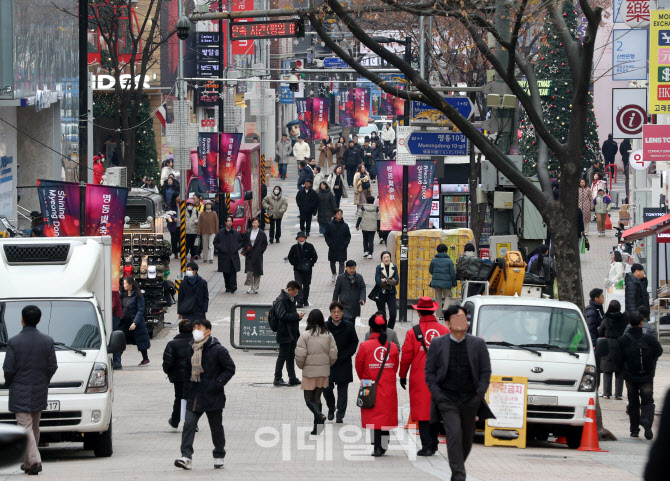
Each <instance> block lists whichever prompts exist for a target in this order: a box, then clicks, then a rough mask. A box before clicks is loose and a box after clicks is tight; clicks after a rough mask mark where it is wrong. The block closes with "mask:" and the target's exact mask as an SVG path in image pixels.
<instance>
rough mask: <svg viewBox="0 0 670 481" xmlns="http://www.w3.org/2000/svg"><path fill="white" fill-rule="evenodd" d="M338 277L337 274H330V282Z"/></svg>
mask: <svg viewBox="0 0 670 481" xmlns="http://www.w3.org/2000/svg"><path fill="white" fill-rule="evenodd" d="M336 279H337V276H336V275H335V274H333V275H332V276H330V282H335V280H336Z"/></svg>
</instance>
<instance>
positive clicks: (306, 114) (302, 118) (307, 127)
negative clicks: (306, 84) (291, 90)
mask: <svg viewBox="0 0 670 481" xmlns="http://www.w3.org/2000/svg"><path fill="white" fill-rule="evenodd" d="M295 105H296V108H297V110H298V121H299V122H300V135H302V136H303V137H305V141H306V142H311V141H312V140H314V132H313V131H312V99H311V98H310V99H306V98H302V99H295Z"/></svg>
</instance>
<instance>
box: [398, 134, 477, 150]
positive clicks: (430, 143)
mask: <svg viewBox="0 0 670 481" xmlns="http://www.w3.org/2000/svg"><path fill="white" fill-rule="evenodd" d="M407 148H408V149H409V152H410V154H412V155H467V154H468V138H467V137H466V136H465V134H460V133H454V132H412V133H411V134H410V136H409V137H408V138H407Z"/></svg>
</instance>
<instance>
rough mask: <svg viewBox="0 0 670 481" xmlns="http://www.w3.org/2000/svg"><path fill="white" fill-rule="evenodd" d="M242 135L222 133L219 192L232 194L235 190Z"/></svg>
mask: <svg viewBox="0 0 670 481" xmlns="http://www.w3.org/2000/svg"><path fill="white" fill-rule="evenodd" d="M241 144H242V134H241V133H240V134H237V133H226V132H224V133H222V134H221V142H220V144H219V145H220V146H221V148H220V149H219V191H220V192H225V193H228V194H230V193H232V192H233V191H234V190H235V174H236V171H237V154H238V153H239V152H240V145H241Z"/></svg>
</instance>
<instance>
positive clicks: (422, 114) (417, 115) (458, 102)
mask: <svg viewBox="0 0 670 481" xmlns="http://www.w3.org/2000/svg"><path fill="white" fill-rule="evenodd" d="M444 100H445V101H446V102H447V103H448V104H449V105H451V106H452V107H453V108H455V109H456V110H458V113H459V114H461V115H462V116H463V117H465V118H466V119H469V118H470V116H471V115H472V102H470V99H469V98H467V97H464V96H461V95H455V96H453V97H444ZM430 112H435V113H437V115H436V116H431V115H430ZM411 120H412V121H417V120H419V121H420V120H426V121H433V122H437V123H440V122H446V121H447V117H445V115H444V114H442V113H441V112H440V111H439V110H435V108H433V107H431V106H430V105H427V104H424V103H423V102H418V101H413V102H412V118H411Z"/></svg>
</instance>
